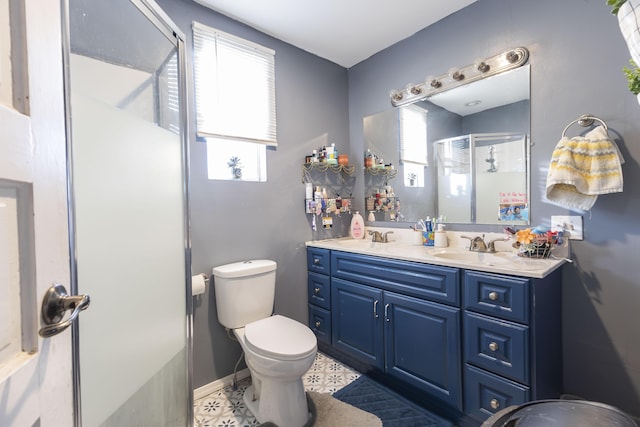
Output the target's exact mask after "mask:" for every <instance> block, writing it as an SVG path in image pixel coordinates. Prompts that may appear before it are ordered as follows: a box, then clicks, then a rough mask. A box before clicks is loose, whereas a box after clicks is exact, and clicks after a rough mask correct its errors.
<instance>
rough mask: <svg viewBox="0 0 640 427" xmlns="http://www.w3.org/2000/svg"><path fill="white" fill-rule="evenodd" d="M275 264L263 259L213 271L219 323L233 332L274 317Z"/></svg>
mask: <svg viewBox="0 0 640 427" xmlns="http://www.w3.org/2000/svg"><path fill="white" fill-rule="evenodd" d="M276 266H277V264H276V262H275V261H271V260H266V259H259V260H251V261H241V262H235V263H232V264H225V265H221V266H219V267H215V268H214V269H213V277H214V289H215V293H216V309H217V312H218V322H220V324H221V325H222V326H224V327H225V328H229V329H235V328H240V327H242V326H245V325H246V324H248V323H251V322H255V321H256V320H260V319H264V318H266V317H269V316H271V314H273V303H274V299H275V293H276Z"/></svg>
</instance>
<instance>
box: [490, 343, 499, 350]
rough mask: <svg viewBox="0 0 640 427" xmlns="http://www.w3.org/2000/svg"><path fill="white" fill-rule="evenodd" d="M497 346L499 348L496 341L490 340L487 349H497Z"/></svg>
mask: <svg viewBox="0 0 640 427" xmlns="http://www.w3.org/2000/svg"><path fill="white" fill-rule="evenodd" d="M498 348H499V346H498V343H497V342H495V341H492V342H491V343H490V344H489V350H491V351H497V350H498Z"/></svg>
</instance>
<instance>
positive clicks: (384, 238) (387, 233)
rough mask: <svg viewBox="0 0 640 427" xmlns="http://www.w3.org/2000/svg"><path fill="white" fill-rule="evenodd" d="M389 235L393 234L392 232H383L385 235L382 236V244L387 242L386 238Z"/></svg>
mask: <svg viewBox="0 0 640 427" xmlns="http://www.w3.org/2000/svg"><path fill="white" fill-rule="evenodd" d="M389 234H393V231H387V232H385V233H384V234H383V235H382V241H383V242H384V243H387V242H388V240H387V236H388V235H389Z"/></svg>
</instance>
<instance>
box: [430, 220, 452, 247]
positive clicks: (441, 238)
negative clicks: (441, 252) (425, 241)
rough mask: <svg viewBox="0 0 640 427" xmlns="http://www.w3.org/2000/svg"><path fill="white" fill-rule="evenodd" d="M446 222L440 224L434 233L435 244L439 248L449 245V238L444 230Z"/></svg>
mask: <svg viewBox="0 0 640 427" xmlns="http://www.w3.org/2000/svg"><path fill="white" fill-rule="evenodd" d="M444 227H445V225H444V224H438V228H437V229H436V231H435V232H434V233H433V236H434V237H433V242H434V243H433V245H434V246H435V247H438V248H446V247H447V246H449V240H448V239H447V232H446V231H444Z"/></svg>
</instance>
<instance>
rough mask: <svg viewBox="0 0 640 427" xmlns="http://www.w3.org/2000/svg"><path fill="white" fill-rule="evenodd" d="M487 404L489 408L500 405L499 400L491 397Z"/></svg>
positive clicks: (496, 407)
mask: <svg viewBox="0 0 640 427" xmlns="http://www.w3.org/2000/svg"><path fill="white" fill-rule="evenodd" d="M489 405H491V409H498V408H499V407H500V402H498V399H491V402H489Z"/></svg>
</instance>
